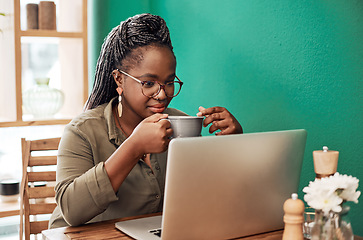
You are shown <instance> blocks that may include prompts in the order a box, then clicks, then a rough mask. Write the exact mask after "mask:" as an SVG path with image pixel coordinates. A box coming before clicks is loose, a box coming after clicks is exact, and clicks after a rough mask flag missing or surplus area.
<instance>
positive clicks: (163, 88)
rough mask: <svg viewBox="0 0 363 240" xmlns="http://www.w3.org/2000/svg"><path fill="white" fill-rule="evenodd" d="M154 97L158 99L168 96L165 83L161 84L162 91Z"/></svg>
mask: <svg viewBox="0 0 363 240" xmlns="http://www.w3.org/2000/svg"><path fill="white" fill-rule="evenodd" d="M154 98H155V99H157V100H164V99H166V98H167V96H166V92H165V85H164V86H160V91H159V93H158V94H157V95H156V96H155V97H154Z"/></svg>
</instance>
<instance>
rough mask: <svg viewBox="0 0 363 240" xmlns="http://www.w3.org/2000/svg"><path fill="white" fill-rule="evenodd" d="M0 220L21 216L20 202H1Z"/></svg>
mask: <svg viewBox="0 0 363 240" xmlns="http://www.w3.org/2000/svg"><path fill="white" fill-rule="evenodd" d="M0 209H1V210H0V218H3V217H10V216H16V215H19V212H20V201H13V202H2V201H0Z"/></svg>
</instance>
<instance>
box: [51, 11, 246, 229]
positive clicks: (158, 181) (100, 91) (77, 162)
mask: <svg viewBox="0 0 363 240" xmlns="http://www.w3.org/2000/svg"><path fill="white" fill-rule="evenodd" d="M175 69H176V58H175V56H174V53H173V47H172V45H171V41H170V35H169V30H168V28H167V26H166V23H165V21H164V20H163V19H162V18H161V17H159V16H155V15H151V14H141V15H136V16H134V17H131V18H129V19H127V20H126V21H124V22H121V24H120V25H119V26H117V27H115V28H114V29H113V30H112V31H111V32H110V33H109V35H108V36H107V38H106V39H105V42H104V43H103V45H102V50H101V54H100V56H99V59H98V62H97V69H96V79H95V84H94V87H93V90H92V93H91V95H90V97H89V99H88V101H87V104H86V109H87V110H86V111H85V112H84V113H82V114H81V115H80V116H78V117H76V118H75V119H73V120H72V122H71V123H70V124H68V125H67V126H66V128H65V131H64V133H63V136H62V140H61V143H60V146H59V152H58V166H57V185H56V188H55V190H56V201H57V205H58V206H57V207H56V209H55V210H54V212H53V215H52V217H51V220H50V227H51V228H55V227H61V226H68V225H71V226H75V225H79V224H83V223H87V222H96V221H103V220H107V219H114V218H120V217H126V216H135V215H141V214H147V213H153V212H160V211H162V203H163V196H164V184H165V170H166V161H167V159H166V156H167V153H166V150H167V148H168V144H169V141H170V139H169V138H170V136H171V135H172V130H171V128H170V123H169V122H168V121H162V119H165V118H167V117H168V115H186V114H185V113H183V112H181V111H179V110H176V109H171V108H168V105H169V103H170V101H171V100H172V99H173V97H175V96H177V95H178V93H179V92H180V90H181V87H182V84H183V83H182V81H181V80H180V79H179V78H178V77H177V76H176V73H175ZM198 115H199V116H205V119H204V126H208V125H210V124H211V126H210V129H209V130H210V132H211V133H213V132H215V131H217V130H220V131H218V132H217V133H216V134H218V135H223V134H235V133H242V128H241V126H240V124H239V123H238V121H237V120H236V119H235V118H234V117H233V116H232V115H231V114H230V113H229V112H228V111H227V110H226V109H225V108H222V107H213V108H208V109H204V108H202V107H200V108H199V113H198Z"/></svg>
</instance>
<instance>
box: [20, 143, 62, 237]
mask: <svg viewBox="0 0 363 240" xmlns="http://www.w3.org/2000/svg"><path fill="white" fill-rule="evenodd" d="M59 141H60V138H49V139H39V140H26V139H25V138H22V139H21V146H22V159H23V176H22V181H21V187H20V188H21V190H20V201H21V202H20V239H22V238H23V231H24V233H25V235H24V236H25V239H30V235H31V234H39V233H41V231H42V230H45V229H48V222H49V215H48V216H47V215H45V214H51V213H52V212H53V210H54V208H55V207H56V206H57V205H56V203H55V191H54V185H55V181H56V165H57V156H56V153H57V150H58V145H59ZM23 219H24V220H23Z"/></svg>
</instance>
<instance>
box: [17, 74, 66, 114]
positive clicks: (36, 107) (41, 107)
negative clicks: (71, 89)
mask: <svg viewBox="0 0 363 240" xmlns="http://www.w3.org/2000/svg"><path fill="white" fill-rule="evenodd" d="M49 80H50V79H49V78H37V79H35V82H36V85H35V86H34V87H32V88H30V89H28V90H27V91H25V92H24V93H23V107H24V110H25V111H27V112H29V113H30V114H32V115H33V117H34V118H35V119H47V118H52V117H53V116H54V114H56V113H57V112H58V111H59V110H60V108H61V107H62V106H63V101H64V94H63V92H62V91H61V90H58V89H55V88H51V87H49Z"/></svg>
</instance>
